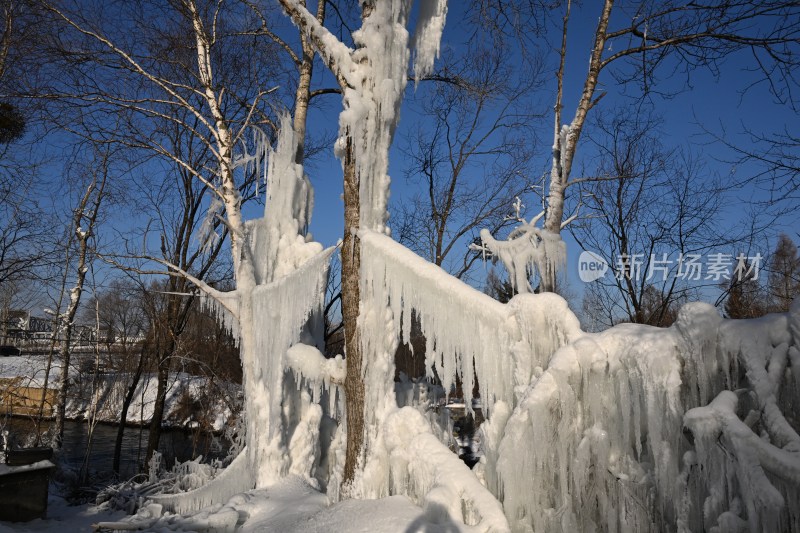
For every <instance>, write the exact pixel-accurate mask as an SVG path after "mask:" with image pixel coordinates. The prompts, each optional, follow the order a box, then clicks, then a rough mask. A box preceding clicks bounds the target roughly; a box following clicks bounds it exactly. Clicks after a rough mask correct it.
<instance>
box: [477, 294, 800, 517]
mask: <svg viewBox="0 0 800 533" xmlns="http://www.w3.org/2000/svg"><path fill="white" fill-rule="evenodd" d="M798 311H800V307H795V308H794V310H793V313H792V314H788V315H787V314H783V315H770V316H768V317H766V318H763V319H756V320H748V321H724V320H722V319H721V318H720V317H719V315H718V314H717V312H716V310H715V309H714V308H713V307H711V306H708V305H705V304H690V305H687V306H685V307H684V308H683V309H682V310H681V312H680V314H679V318H678V320H677V322H676V324H675V325H674V326H673V327H671V328H668V329H659V328H652V327H649V326H639V325H631V324H625V325H621V326H617V327H615V328H612V329H610V330H607V331H605V332H603V333H600V334H596V335H594V334H585V335H583V336H580V337H579V338H578V339H577V340H575V341H573V342H571V343H570V344H568V345H566V346H564V347H562V348H561V349H560V350H558V351H557V352H556V353H555V354H554V355H553V357H552V358H551V360H550V363H549V366H548V367H547V369H546V370H544V372H543V373H542V374H541V375H540V376H539V377H538V378H537V379H535V380H534V381H533V382H532V384H531V386H530V387H529V388H528V389H527V391H526V392H525V395H524V398H523V400H522V401H521V403H520V404H519V405H518V407H517V408H516V409H515V410H514V411H513V413H512V414H511V416H510V417H509V418H508V421H507V423H505V428H504V429H503V430H499V428H496V427H493V426H492V424H490V425H489V426H488V427H487V432H491V435H490V438H489V439H488V440H490V441H491V440H492V438H493V439H495V440H496V439H497V435H498V434H501V435H502V436H501V437H500V439H501V440H500V445H499V447H498V448H497V452H496V454H494V455H487V460H486V461H485V464H484V465H483V466H484V468H486V470H487V473H488V474H490V475H487V476H486V478H487V480H492V482H493V483H496V486H494V487H491V486H490V487H491V488H492V490H493V492H495V493H496V494H502V497H503V505H504V508H505V512H506V515H507V516H508V517H509V520H510V522H511V526H512V528H513V529H514V530H515V531H530V530H531V529H532V530H534V531H576V530H577V531H580V530H591V529H605V530H608V531H648V530H649V531H663V530H674V529H678V530H681V531H702V530H707V531H731V530H736V529H731V528H732V527H733V526H735V527H736V528H737V529H738V530H750V531H762V530H763V531H783V530H790V529H791V530H797V528H798V526H800V523H799V522H798V512H800V509H798V504H797V502H798V485H800V475H798V474H800V447H798V446H797V444H796V443H797V440H796V438H797V434H796V432H795V430H794V429H793V427H794V426H793V425H792V424H790V423H789V422H787V420H786V419H785V418H784V416H783V415H782V414H781V413H785V412H791V408H792V406H796V405H798V400H800V398H798V396H800V394H798V393H799V392H800V391H798V388H797V386H796V382H794V381H793V380H794V377H793V373H792V372H790V371H788V370H787V360H788V359H790V357H787V356H788V354H789V353H790V352H792V349H793V348H795V346H796V344H795V343H796V342H797V341H798V335H797V334H796V333H795V331H800V329H799V328H797V326H796V325H794V324H797V323H798V321H800V316H798ZM793 325H794V326H793ZM742 387H747V388H746V389H743V388H742ZM779 389H780V393H778V391H779ZM732 391H738V392H732ZM709 401H710V404H707V403H708V402H709ZM743 402H744V403H745V404H746V406H742V405H741V404H742V403H743ZM793 423H794V424H795V425H796V423H797V422H796V420H795V421H794V422H793ZM681 428H684V431H681ZM543 450H547V452H544V453H543V452H542V451H543Z"/></svg>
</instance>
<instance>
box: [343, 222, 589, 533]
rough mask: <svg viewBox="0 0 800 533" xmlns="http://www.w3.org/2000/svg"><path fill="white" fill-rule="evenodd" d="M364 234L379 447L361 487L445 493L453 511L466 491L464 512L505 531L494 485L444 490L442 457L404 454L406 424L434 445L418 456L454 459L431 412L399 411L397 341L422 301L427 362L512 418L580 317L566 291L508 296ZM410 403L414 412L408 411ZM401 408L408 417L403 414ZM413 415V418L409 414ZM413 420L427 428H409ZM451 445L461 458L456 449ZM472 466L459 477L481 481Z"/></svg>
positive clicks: (489, 408) (373, 430) (373, 491)
mask: <svg viewBox="0 0 800 533" xmlns="http://www.w3.org/2000/svg"><path fill="white" fill-rule="evenodd" d="M359 236H360V240H361V258H362V264H361V269H362V270H361V296H362V312H361V316H360V319H359V327H360V328H361V337H362V353H363V354H364V361H363V364H364V372H365V382H366V383H369V385H370V386H369V388H368V390H367V398H366V406H365V413H366V416H367V418H366V425H367V428H368V429H367V439H366V441H367V442H368V443H370V444H369V445H368V446H369V448H370V449H369V453H368V454H367V457H366V463H365V466H364V470H363V474H362V477H361V479H360V480H359V483H360V489H361V495H362V496H366V497H381V496H385V495H388V494H394V493H401V494H407V495H409V496H410V497H412V499H414V500H415V501H419V502H421V503H423V504H424V502H425V501H426V498H433V499H435V498H440V499H441V501H439V502H438V504H437V505H438V506H439V507H438V508H440V509H441V508H445V509H450V510H451V511H452V509H453V507H454V506H455V504H454V503H453V502H454V501H456V500H459V499H460V501H461V504H460V505H462V506H465V507H466V508H468V509H473V507H472V506H473V505H475V508H474V510H475V512H476V515H475V516H471V515H470V513H469V512H468V513H466V514H464V513H462V512H459V513H457V514H456V515H455V516H458V517H462V518H463V519H464V520H466V521H467V523H470V524H483V522H482V521H483V520H489V522H491V523H492V524H494V525H492V526H491V527H488V526H487V528H488V530H497V531H502V530H504V528H505V527H507V526H503V525H501V524H500V522H495V521H494V520H495V518H496V515H495V514H494V512H493V511H492V509H494V507H493V506H494V505H495V503H496V502H495V501H494V498H493V497H491V496H490V493H489V492H483V493H482V494H483V495H482V496H481V497H480V498H479V499H480V500H481V503H480V504H476V503H475V502H474V499H473V498H472V496H474V495H470V494H467V493H465V492H464V491H463V490H455V489H454V488H453V487H450V486H449V485H448V486H447V487H444V488H437V489H435V490H434V489H433V485H432V482H431V477H430V476H431V475H433V474H431V469H432V468H433V466H431V465H427V466H424V465H409V464H406V463H405V462H403V461H401V460H399V458H398V456H399V454H401V452H400V451H399V450H407V449H408V447H409V446H410V444H409V443H403V444H402V445H400V444H396V441H397V439H401V438H402V437H400V436H398V435H396V433H397V432H401V433H403V434H404V435H407V434H415V432H416V433H418V434H419V435H422V434H423V433H424V434H425V435H427V436H426V437H421V436H420V437H415V438H418V439H419V440H420V441H422V440H424V441H425V446H426V447H427V449H428V451H426V452H425V454H417V455H427V456H431V457H436V458H437V460H439V461H444V459H443V457H442V455H441V454H440V453H439V452H435V451H434V450H435V449H441V450H446V447H445V446H444V445H443V444H442V443H441V442H440V441H439V439H437V438H436V436H435V435H434V433H435V431H434V430H433V429H432V424H431V421H430V420H429V419H428V420H426V419H425V418H424V417H422V418H417V415H411V414H409V411H407V410H406V409H407V408H403V409H400V410H399V411H398V407H397V405H398V401H397V399H396V394H395V392H396V389H395V387H394V361H393V356H394V350H395V348H396V346H397V342H398V341H399V340H400V339H403V341H404V342H408V340H409V335H410V330H411V324H412V318H411V315H412V310H413V312H414V314H415V315H416V319H417V320H418V321H419V324H420V326H421V329H422V333H423V334H424V335H425V337H426V342H427V346H426V367H427V368H428V369H429V371H430V372H431V374H433V373H434V372H435V374H436V376H437V377H438V378H439V380H441V383H442V385H443V386H444V389H445V391H447V392H449V391H450V390H451V389H452V388H453V387H454V385H455V383H456V380H457V379H458V380H460V381H461V385H462V391H463V393H464V400H465V405H466V407H467V408H468V409H471V405H472V397H471V394H472V390H473V385H474V384H475V382H476V380H477V381H478V382H479V383H480V391H481V398H480V400H481V403H482V405H483V406H484V409H485V412H487V413H490V414H491V416H492V417H494V410H495V407H497V408H498V410H499V411H500V412H501V413H506V414H505V415H501V416H505V417H508V414H507V411H508V409H509V406H511V407H513V406H514V405H516V403H517V401H518V398H519V397H520V395H521V394H522V392H523V391H524V390H525V388H526V387H527V385H528V383H530V381H531V379H532V378H533V376H534V373H535V371H536V368H537V367H540V366H541V365H546V364H547V361H548V360H549V355H550V354H552V353H553V352H554V351H555V350H556V349H557V348H558V347H560V346H562V345H563V344H565V343H567V342H569V341H570V340H572V339H573V338H575V336H576V335H578V334H579V333H580V330H579V327H578V322H577V319H576V318H575V317H574V315H572V314H571V313H569V312H568V308H567V305H566V302H564V300H563V299H562V298H561V297H559V296H557V295H554V294H543V295H524V296H519V297H517V298H515V299H514V300H512V302H511V303H510V304H508V305H504V304H501V303H499V302H497V301H496V300H493V299H492V298H490V297H488V296H486V295H485V294H483V293H481V292H479V291H477V290H475V289H474V288H472V287H469V286H468V285H466V284H464V283H463V282H461V281H459V280H458V279H456V278H454V277H452V276H450V275H449V274H447V273H446V272H444V271H443V270H442V269H441V268H439V267H438V266H436V265H433V264H432V263H429V262H428V261H425V260H424V259H422V258H420V257H419V256H417V255H416V254H414V253H413V252H411V251H410V250H408V249H407V248H405V247H403V246H402V245H400V244H398V243H396V242H395V241H393V240H392V239H390V238H389V237H387V236H385V235H382V234H380V233H377V232H370V231H366V230H364V231H361V232H360V233H359ZM537 330H538V331H537ZM400 412H403V413H406V414H404V415H399V414H398V413H400ZM416 412H417V413H419V412H418V411H416ZM419 416H421V415H419ZM396 417H400V418H402V419H403V420H404V421H403V422H402V423H401V422H398V419H397V418H396ZM412 417H413V419H414V420H413V421H411V420H408V419H409V418H412ZM490 420H491V418H490ZM422 421H424V424H423V422H422ZM409 424H413V427H415V428H417V430H413V431H412V430H411V429H410V428H408V427H405V426H406V425H409ZM423 427H425V428H426V429H425V431H424V432H423V431H422V429H421V428H423ZM434 442H436V445H434V444H433V443H434ZM435 446H439V447H441V448H435ZM403 453H406V452H403ZM447 454H448V456H449V457H450V458H452V459H453V460H454V461H458V459H457V457H456V456H455V455H454V454H452V452H449V451H447ZM417 455H414V457H417ZM403 457H406V458H407V456H406V455H403ZM419 460H420V459H419V458H417V461H419ZM423 462H424V461H423ZM444 464H447V465H448V466H447V468H448V469H452V468H455V467H454V466H453V463H450V462H446V461H445V462H444ZM465 475H466V476H467V478H459V481H458V483H456V486H459V487H465V486H471V483H473V482H474V483H476V484H477V483H478V481H477V478H476V477H475V476H474V474H471V473H467V474H465ZM490 475H491V474H490ZM467 479H469V481H467ZM398 480H399V481H398ZM429 491H431V492H432V494H428V492H429ZM453 491H455V492H453ZM447 502H449V503H447ZM445 503H446V505H445ZM492 517H495V518H492ZM502 523H503V524H504V523H505V520H503V521H502ZM484 525H485V524H484ZM482 527H483V526H482Z"/></svg>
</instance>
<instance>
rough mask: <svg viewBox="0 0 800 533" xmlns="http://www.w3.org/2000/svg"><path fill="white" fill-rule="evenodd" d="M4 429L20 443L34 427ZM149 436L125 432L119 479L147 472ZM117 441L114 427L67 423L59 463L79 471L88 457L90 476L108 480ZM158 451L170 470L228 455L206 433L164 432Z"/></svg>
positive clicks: (22, 424)
mask: <svg viewBox="0 0 800 533" xmlns="http://www.w3.org/2000/svg"><path fill="white" fill-rule="evenodd" d="M46 424H47V423H43V424H42V429H45V428H46V427H47V425H46ZM5 429H8V430H9V431H10V433H11V434H12V436H13V437H14V438H16V440H17V441H18V442H20V443H21V442H25V439H26V437H27V435H30V434H31V433H32V432H33V430H34V424H33V422H32V421H30V420H28V419H19V418H8V419H6V420H5ZM148 434H149V432H148V430H147V428H137V427H126V428H125V435H124V437H123V440H122V453H121V456H120V478H122V479H128V478H131V477H133V476H134V475H136V474H137V473H139V472H143V471H144V472H146V471H147V469H146V467H145V466H144V465H143V464H142V463H143V462H144V456H145V451H146V450H147V437H148ZM116 439H117V426H116V425H107V424H97V425H96V426H95V427H94V429H93V430H91V431H90V427H89V424H87V423H85V422H76V421H71V420H68V421H66V422H65V423H64V446H63V451H62V460H63V461H66V462H67V463H69V464H70V465H71V466H74V467H75V468H76V469H78V468H80V467H81V465H82V464H84V461H85V460H86V459H87V454H88V462H87V464H88V468H89V472H90V473H91V474H92V475H99V476H101V477H103V476H104V475H109V476H110V474H111V472H112V465H113V460H114V443H115V442H116ZM159 451H160V452H161V454H162V455H163V462H162V464H164V465H165V466H167V467H171V466H172V465H173V464H174V463H175V461H176V460H177V461H186V460H187V459H194V458H195V457H197V456H198V455H202V456H203V457H204V458H219V457H222V456H224V455H225V454H226V452H227V446H226V442H225V440H224V439H223V438H222V437H219V436H215V435H211V434H208V433H197V432H190V431H184V430H180V429H163V430H162V431H161V439H160V443H159Z"/></svg>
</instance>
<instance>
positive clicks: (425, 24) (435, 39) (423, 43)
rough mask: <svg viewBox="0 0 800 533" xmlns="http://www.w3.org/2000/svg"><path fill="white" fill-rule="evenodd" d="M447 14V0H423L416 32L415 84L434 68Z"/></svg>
mask: <svg viewBox="0 0 800 533" xmlns="http://www.w3.org/2000/svg"><path fill="white" fill-rule="evenodd" d="M446 15H447V0H422V2H420V8H419V15H418V18H417V28H416V31H415V32H414V54H415V57H414V80H415V82H414V84H415V85H419V82H420V80H422V79H423V78H424V77H425V76H427V75H429V74H430V73H431V71H432V70H433V62H434V60H435V59H436V58H437V57H439V46H440V43H441V40H442V32H443V31H444V22H445V17H446Z"/></svg>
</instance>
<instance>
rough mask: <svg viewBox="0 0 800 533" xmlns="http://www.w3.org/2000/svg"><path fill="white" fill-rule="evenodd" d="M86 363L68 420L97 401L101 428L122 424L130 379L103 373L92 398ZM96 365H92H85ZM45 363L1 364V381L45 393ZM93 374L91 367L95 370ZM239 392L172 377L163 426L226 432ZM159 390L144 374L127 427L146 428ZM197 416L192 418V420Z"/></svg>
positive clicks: (77, 374)
mask: <svg viewBox="0 0 800 533" xmlns="http://www.w3.org/2000/svg"><path fill="white" fill-rule="evenodd" d="M81 360H82V358H76V361H75V367H74V368H71V372H70V378H71V379H72V380H73V381H72V384H71V386H70V393H69V397H68V401H67V410H66V412H67V417H68V418H71V419H81V418H88V416H89V413H90V410H91V406H92V403H93V398H97V399H99V403H98V419H99V420H100V421H102V422H118V419H119V414H120V411H121V410H122V401H123V398H124V397H125V393H126V392H127V389H128V384H129V382H130V379H131V378H130V376H129V375H128V374H125V373H101V374H100V375H99V387H98V389H97V390H96V391H95V393H94V394H92V372H91V371H90V372H82V371H81ZM87 361H88V362H89V363H91V364H92V365H93V363H94V361H93V360H87ZM46 368H47V357H46V356H40V355H30V356H26V355H22V356H18V357H3V358H0V379H13V378H21V381H19V382H18V383H17V385H18V386H22V387H32V388H42V387H44V377H45V374H46V372H45V370H46ZM92 368H93V367H92ZM60 372H61V367H60V363H59V362H57V361H54V362H53V365H52V367H51V369H50V377H49V380H48V388H50V389H52V390H55V389H54V388H55V387H57V383H58V378H59V374H60ZM239 389H240V387H239V386H238V385H236V384H232V383H227V382H221V381H219V380H216V381H214V382H213V386H210V384H209V380H208V378H206V377H205V376H194V375H191V374H187V373H185V372H173V373H171V374H170V377H169V380H168V382H167V398H166V406H165V416H164V422H163V425H164V426H185V425H190V426H191V425H193V424H197V420H196V418H197V416H199V415H200V414H202V416H203V417H204V418H205V420H206V422H207V423H208V424H209V425H210V426H211V427H213V429H214V430H222V429H224V428H225V426H226V424H227V422H228V419H229V418H230V416H231V409H230V402H232V401H233V400H235V398H236V395H237V394H238V392H239ZM156 390H157V376H156V375H155V374H144V375H142V378H141V380H140V382H139V386H138V387H137V389H136V394H135V395H134V398H133V402H132V403H131V406H130V408H129V409H128V417H127V422H128V423H131V424H148V423H149V422H150V420H151V419H152V417H153V408H154V405H155V398H156ZM189 398H191V399H193V400H196V401H198V402H200V404H201V405H203V407H204V409H203V412H202V413H188V412H186V409H185V407H186V405H187V404H188V403H191V402H187V401H186V400H188V399H189ZM192 414H193V415H194V416H189V415H192Z"/></svg>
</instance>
